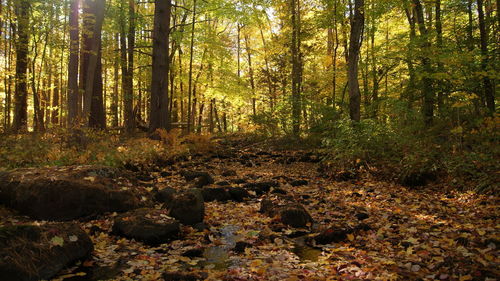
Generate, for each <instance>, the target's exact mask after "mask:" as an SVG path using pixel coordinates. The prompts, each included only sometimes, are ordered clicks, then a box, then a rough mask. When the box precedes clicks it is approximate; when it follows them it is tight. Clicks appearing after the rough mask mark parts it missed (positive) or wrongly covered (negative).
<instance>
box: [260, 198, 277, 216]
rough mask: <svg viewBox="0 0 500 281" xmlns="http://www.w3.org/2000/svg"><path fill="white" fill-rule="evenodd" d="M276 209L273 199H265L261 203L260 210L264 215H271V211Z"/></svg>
mask: <svg viewBox="0 0 500 281" xmlns="http://www.w3.org/2000/svg"><path fill="white" fill-rule="evenodd" d="M273 207H274V203H273V201H272V200H271V199H267V198H266V199H263V200H262V201H260V210H259V212H261V213H263V214H266V213H268V214H269V213H270V212H271V209H272V208H273Z"/></svg>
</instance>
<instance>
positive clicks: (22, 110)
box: [13, 0, 30, 132]
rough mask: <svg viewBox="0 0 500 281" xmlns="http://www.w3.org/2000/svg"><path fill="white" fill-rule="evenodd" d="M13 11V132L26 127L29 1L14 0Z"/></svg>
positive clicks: (23, 129) (24, 129)
mask: <svg viewBox="0 0 500 281" xmlns="http://www.w3.org/2000/svg"><path fill="white" fill-rule="evenodd" d="M14 4H15V7H14V9H15V13H16V16H17V40H16V42H15V48H16V88H15V104H14V123H13V130H14V131H15V132H19V131H26V130H27V129H28V86H27V71H28V44H29V24H30V15H29V9H30V3H29V1H28V0H15V1H14Z"/></svg>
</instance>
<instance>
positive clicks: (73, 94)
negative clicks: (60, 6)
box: [67, 0, 80, 127]
mask: <svg viewBox="0 0 500 281" xmlns="http://www.w3.org/2000/svg"><path fill="white" fill-rule="evenodd" d="M79 6H80V0H72V1H71V7H70V14H69V26H70V27H69V41H70V45H69V62H68V100H67V103H68V124H67V125H68V126H69V127H72V126H74V125H76V123H77V118H78V117H77V116H78V100H79V91H78V64H79V62H78V60H79V58H78V52H79V48H80V42H79V27H78V18H79V11H78V10H79Z"/></svg>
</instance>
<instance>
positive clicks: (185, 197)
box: [166, 188, 205, 225]
mask: <svg viewBox="0 0 500 281" xmlns="http://www.w3.org/2000/svg"><path fill="white" fill-rule="evenodd" d="M166 205H167V207H168V209H169V210H170V216H171V217H174V218H176V219H177V220H179V221H180V222H181V223H183V224H188V225H194V224H197V223H200V222H203V217H204V216H205V204H204V201H203V195H202V192H201V190H200V189H197V188H192V189H190V190H188V191H184V192H180V193H177V194H176V195H175V196H174V198H173V200H172V201H171V202H170V203H169V204H166Z"/></svg>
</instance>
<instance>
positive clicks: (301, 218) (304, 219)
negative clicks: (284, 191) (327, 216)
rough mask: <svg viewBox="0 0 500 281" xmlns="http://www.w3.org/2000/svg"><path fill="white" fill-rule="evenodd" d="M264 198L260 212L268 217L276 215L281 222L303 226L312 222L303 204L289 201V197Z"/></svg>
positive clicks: (292, 225)
mask: <svg viewBox="0 0 500 281" xmlns="http://www.w3.org/2000/svg"><path fill="white" fill-rule="evenodd" d="M273 199H274V200H272V199H271V198H266V199H264V200H262V201H261V204H260V212H261V213H264V214H267V215H268V216H270V217H275V216H278V217H279V219H280V221H281V222H282V223H283V224H286V225H289V226H291V227H296V228H303V227H307V226H309V225H310V224H312V223H313V219H312V217H311V215H310V214H309V212H307V210H306V209H305V208H304V206H302V205H300V204H298V203H295V202H293V201H291V198H289V197H286V196H280V197H276V198H273Z"/></svg>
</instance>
